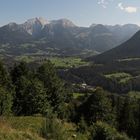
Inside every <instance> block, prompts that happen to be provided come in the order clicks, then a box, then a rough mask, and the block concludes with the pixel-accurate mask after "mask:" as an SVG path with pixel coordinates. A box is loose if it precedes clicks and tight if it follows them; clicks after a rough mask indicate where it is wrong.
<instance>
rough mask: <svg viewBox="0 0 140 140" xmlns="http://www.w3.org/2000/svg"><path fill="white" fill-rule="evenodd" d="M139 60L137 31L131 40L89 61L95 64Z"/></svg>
mask: <svg viewBox="0 0 140 140" xmlns="http://www.w3.org/2000/svg"><path fill="white" fill-rule="evenodd" d="M139 58H140V31H138V32H137V33H136V34H135V35H134V36H133V37H132V38H131V39H129V40H128V41H126V42H124V43H123V44H121V45H120V46H118V47H116V48H113V49H111V50H109V51H107V52H104V53H102V54H100V55H98V56H95V57H90V58H89V60H93V61H96V62H110V61H114V60H115V61H116V60H118V61H123V60H124V59H126V60H130V59H139Z"/></svg>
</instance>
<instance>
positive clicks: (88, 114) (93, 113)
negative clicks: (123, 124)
mask: <svg viewBox="0 0 140 140" xmlns="http://www.w3.org/2000/svg"><path fill="white" fill-rule="evenodd" d="M79 110H80V113H81V114H83V116H84V118H85V120H86V121H87V122H88V123H92V122H96V121H106V122H108V123H109V124H112V123H114V119H115V116H114V111H113V108H112V105H111V100H110V99H109V98H108V97H107V93H106V92H105V91H104V90H102V89H100V88H99V89H97V90H96V91H95V92H94V93H93V94H92V95H91V96H89V98H88V99H87V100H86V101H85V103H83V104H82V106H81V107H80V109H79Z"/></svg>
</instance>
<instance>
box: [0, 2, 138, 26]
mask: <svg viewBox="0 0 140 140" xmlns="http://www.w3.org/2000/svg"><path fill="white" fill-rule="evenodd" d="M34 17H43V18H45V19H48V20H54V19H61V18H67V19H69V20H71V21H72V22H73V23H74V24H76V25H78V26H90V25H91V24H93V23H95V24H109V25H114V24H127V23H134V24H138V25H140V0H0V26H3V25H5V24H8V23H9V22H16V23H23V22H25V21H26V20H27V19H30V18H34Z"/></svg>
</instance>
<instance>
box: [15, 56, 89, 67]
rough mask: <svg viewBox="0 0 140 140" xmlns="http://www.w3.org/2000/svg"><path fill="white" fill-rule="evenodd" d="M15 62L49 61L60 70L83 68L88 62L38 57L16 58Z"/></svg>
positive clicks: (71, 58) (76, 59)
mask: <svg viewBox="0 0 140 140" xmlns="http://www.w3.org/2000/svg"><path fill="white" fill-rule="evenodd" d="M15 60H16V61H25V62H27V63H30V62H38V63H44V62H45V61H46V60H50V61H51V62H52V63H53V64H54V65H55V67H61V68H71V67H79V66H85V65H89V62H85V61H83V60H82V59H81V58H79V57H45V56H42V57H39V56H32V55H30V56H28V55H27V56H24V55H23V56H17V57H16V58H15Z"/></svg>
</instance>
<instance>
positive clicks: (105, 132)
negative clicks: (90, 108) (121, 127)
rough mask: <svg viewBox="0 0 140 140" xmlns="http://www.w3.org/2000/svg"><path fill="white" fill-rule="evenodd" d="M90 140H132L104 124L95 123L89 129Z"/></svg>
mask: <svg viewBox="0 0 140 140" xmlns="http://www.w3.org/2000/svg"><path fill="white" fill-rule="evenodd" d="M90 133H91V135H90V140H132V139H130V138H128V137H127V136H126V135H125V134H120V133H119V132H118V131H117V130H116V129H115V128H112V127H111V126H109V125H108V124H106V123H103V122H96V123H95V124H93V125H92V126H91V128H90Z"/></svg>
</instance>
